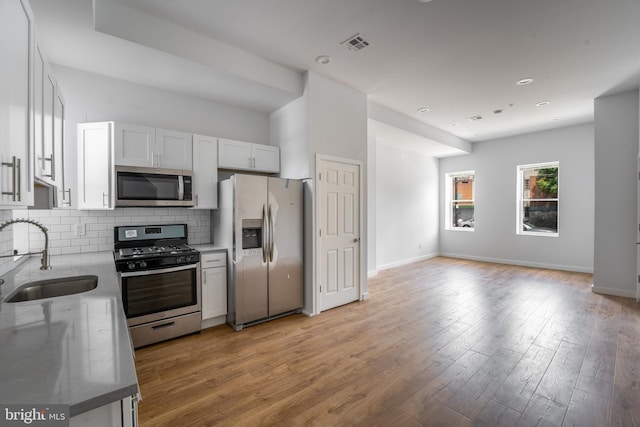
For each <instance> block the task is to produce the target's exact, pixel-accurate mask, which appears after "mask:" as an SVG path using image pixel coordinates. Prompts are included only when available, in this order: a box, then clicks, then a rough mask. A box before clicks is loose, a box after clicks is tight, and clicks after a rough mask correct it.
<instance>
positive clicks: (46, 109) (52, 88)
mask: <svg viewBox="0 0 640 427" xmlns="http://www.w3.org/2000/svg"><path fill="white" fill-rule="evenodd" d="M43 90H44V92H43V132H42V138H43V153H42V155H43V159H42V160H43V167H42V172H43V175H42V177H43V178H44V179H45V180H46V181H48V182H52V181H55V172H56V171H55V165H54V162H55V158H54V157H55V154H54V135H53V134H54V129H53V109H54V104H55V97H56V81H55V79H54V78H53V75H52V74H51V71H50V70H49V67H48V66H47V65H46V64H45V72H44V87H43Z"/></svg>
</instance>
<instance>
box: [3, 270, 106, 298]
mask: <svg viewBox="0 0 640 427" xmlns="http://www.w3.org/2000/svg"><path fill="white" fill-rule="evenodd" d="M97 286H98V276H93V275H88V276H73V277H59V278H56V279H48V280H38V281H35V282H29V283H25V284H24V285H22V286H20V287H19V288H18V289H16V290H15V291H14V292H12V293H11V294H9V296H8V297H7V298H6V299H5V302H22V301H32V300H36V299H42V298H51V297H61V296H64V295H73V294H79V293H81V292H87V291H90V290H92V289H95V288H96V287H97Z"/></svg>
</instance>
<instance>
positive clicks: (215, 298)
mask: <svg viewBox="0 0 640 427" xmlns="http://www.w3.org/2000/svg"><path fill="white" fill-rule="evenodd" d="M200 265H201V267H202V321H203V327H209V326H214V325H215V324H222V323H224V318H223V317H221V316H225V315H226V314H227V253H226V251H222V252H210V253H206V252H205V253H203V254H202V255H201V258H200ZM214 318H218V320H219V321H218V322H216V323H213V324H211V322H207V320H210V319H214Z"/></svg>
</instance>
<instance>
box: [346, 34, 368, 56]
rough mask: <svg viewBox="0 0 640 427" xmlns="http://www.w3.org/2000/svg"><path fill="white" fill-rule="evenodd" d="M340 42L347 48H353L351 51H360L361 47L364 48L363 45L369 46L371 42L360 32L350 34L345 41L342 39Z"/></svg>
mask: <svg viewBox="0 0 640 427" xmlns="http://www.w3.org/2000/svg"><path fill="white" fill-rule="evenodd" d="M340 44H344V45H346V46H347V47H348V48H349V49H351V50H353V51H356V52H358V51H361V50H362V49H364V48H365V47H367V46H369V45H370V44H371V43H369V42H368V41H367V40H366V39H365V38H364V36H363V35H361V34H360V33H358V34H356V35H355V36H351V37H349V38H348V39H346V40H345V41H343V42H342V43H340Z"/></svg>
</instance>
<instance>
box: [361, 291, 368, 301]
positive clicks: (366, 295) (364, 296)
mask: <svg viewBox="0 0 640 427" xmlns="http://www.w3.org/2000/svg"><path fill="white" fill-rule="evenodd" d="M368 299H369V292H365V293H364V294H362V295H361V296H360V301H366V300H368Z"/></svg>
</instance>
